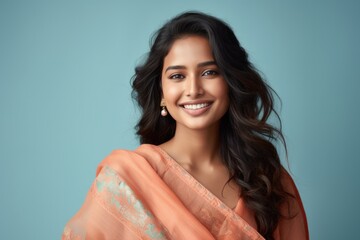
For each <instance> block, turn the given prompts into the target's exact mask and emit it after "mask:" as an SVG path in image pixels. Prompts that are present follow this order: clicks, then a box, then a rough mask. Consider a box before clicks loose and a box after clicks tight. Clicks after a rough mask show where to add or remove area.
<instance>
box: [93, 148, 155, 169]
mask: <svg viewBox="0 0 360 240" xmlns="http://www.w3.org/2000/svg"><path fill="white" fill-rule="evenodd" d="M161 159H162V154H161V151H160V149H159V147H158V146H156V145H152V144H141V145H140V146H138V147H137V148H136V149H135V150H128V149H114V150H112V151H111V153H110V154H109V155H107V156H106V157H105V158H104V159H103V160H102V161H101V162H100V163H99V165H98V167H97V170H96V175H98V174H99V172H100V171H101V169H102V168H103V167H104V166H108V167H111V168H113V169H114V170H116V171H118V170H121V171H124V170H130V168H133V167H136V166H138V165H141V164H144V163H145V162H147V163H149V164H150V165H152V166H153V165H156V164H155V163H156V162H158V161H159V160H161ZM153 167H154V166H153Z"/></svg>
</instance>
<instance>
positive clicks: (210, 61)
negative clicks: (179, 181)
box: [160, 36, 239, 208]
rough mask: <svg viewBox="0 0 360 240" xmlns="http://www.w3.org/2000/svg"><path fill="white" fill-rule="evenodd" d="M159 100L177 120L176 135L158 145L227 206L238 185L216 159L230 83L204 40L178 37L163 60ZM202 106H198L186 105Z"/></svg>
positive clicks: (233, 200) (233, 199)
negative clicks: (187, 106)
mask: <svg viewBox="0 0 360 240" xmlns="http://www.w3.org/2000/svg"><path fill="white" fill-rule="evenodd" d="M161 84H162V91H163V99H164V100H165V105H166V108H167V111H168V112H169V114H170V115H171V116H172V117H173V118H174V119H175V121H176V131H175V136H174V137H173V138H172V139H171V140H169V141H168V142H165V143H164V144H162V145H160V147H161V148H163V149H164V150H165V151H166V152H167V153H168V154H169V155H170V156H171V157H172V158H174V160H175V161H177V162H178V163H179V164H180V165H181V166H182V167H183V168H184V169H185V170H187V171H188V172H189V173H190V174H191V175H192V176H193V177H194V178H195V179H197V180H198V181H199V182H200V183H201V184H202V185H204V186H205V187H206V188H207V189H209V190H210V191H211V192H212V193H213V194H214V195H215V196H217V197H218V198H219V199H220V200H221V201H223V202H224V203H225V204H226V205H228V206H229V207H231V208H234V207H235V206H236V204H237V202H238V199H239V188H238V187H237V185H236V184H235V183H233V182H230V183H228V184H226V182H227V181H228V179H229V177H230V176H229V172H228V169H227V168H226V167H225V166H224V165H223V164H222V161H221V157H220V151H219V150H220V142H219V126H220V119H221V117H222V116H224V114H225V113H226V111H227V110H228V107H229V98H228V86H227V83H226V82H225V80H224V78H223V77H222V76H221V74H220V73H219V70H218V67H217V65H216V63H215V60H214V57H213V55H212V51H211V47H210V45H209V42H208V40H207V39H206V38H204V37H200V36H185V37H183V38H181V39H178V40H176V41H175V42H174V43H173V45H172V47H171V48H170V51H169V53H168V55H167V56H166V57H165V59H164V65H163V70H162V79H161ZM204 103H205V104H206V105H207V106H205V107H204V108H201V109H197V110H190V109H185V107H184V105H188V104H204Z"/></svg>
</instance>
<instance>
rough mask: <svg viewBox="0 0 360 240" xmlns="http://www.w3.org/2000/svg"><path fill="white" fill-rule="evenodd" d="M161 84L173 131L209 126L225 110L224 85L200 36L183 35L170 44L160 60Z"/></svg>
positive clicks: (205, 42)
mask: <svg viewBox="0 0 360 240" xmlns="http://www.w3.org/2000/svg"><path fill="white" fill-rule="evenodd" d="M161 83H162V91H163V98H164V100H165V104H166V108H167V110H168V112H169V113H170V115H171V116H172V117H173V118H174V119H175V121H176V123H177V128H179V127H186V128H189V129H206V128H209V127H212V126H214V125H215V124H219V122H220V119H221V117H222V116H223V115H224V114H225V113H226V111H227V110H228V108H229V97H228V85H227V83H226V82H225V80H224V78H223V76H221V75H220V73H219V69H218V66H217V65H216V63H215V59H214V57H213V55H212V51H211V47H210V44H209V41H208V40H207V39H206V38H204V37H201V36H186V37H183V38H181V39H178V40H176V41H175V42H174V43H173V45H172V47H171V48H170V51H169V53H168V55H166V56H165V58H164V64H163V69H162V77H161Z"/></svg>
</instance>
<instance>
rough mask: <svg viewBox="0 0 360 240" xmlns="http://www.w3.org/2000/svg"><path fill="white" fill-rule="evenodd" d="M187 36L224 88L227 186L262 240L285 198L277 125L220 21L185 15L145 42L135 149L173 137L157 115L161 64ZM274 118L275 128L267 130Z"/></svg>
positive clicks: (266, 95)
mask: <svg viewBox="0 0 360 240" xmlns="http://www.w3.org/2000/svg"><path fill="white" fill-rule="evenodd" d="M187 35H197V36H203V37H205V38H206V39H208V41H209V43H210V46H211V49H212V53H213V56H214V59H215V61H216V63H217V65H218V67H219V69H220V73H221V74H222V76H223V77H224V79H225V81H226V82H227V84H228V86H229V99H230V105H229V109H228V111H227V112H226V113H225V115H224V116H223V117H222V119H221V123H220V124H221V128H220V129H221V132H220V138H221V141H220V151H221V156H222V160H223V162H224V164H225V165H226V166H227V168H228V169H229V171H230V174H231V178H230V179H229V181H230V180H232V179H233V180H235V182H236V183H237V184H238V185H239V187H240V188H241V197H242V198H243V199H244V201H245V203H246V206H247V207H248V208H249V209H251V210H252V211H253V212H254V214H255V220H256V223H257V227H258V231H259V232H260V234H262V235H263V236H264V237H265V238H266V239H270V240H271V239H273V232H274V231H275V228H276V227H277V225H278V223H279V220H280V218H281V217H283V216H282V215H281V212H280V206H281V205H282V204H283V203H284V202H285V200H286V198H287V197H288V196H291V194H289V193H287V192H286V191H285V190H284V187H283V186H282V184H281V176H282V165H281V163H280V158H279V155H278V152H277V150H276V147H275V143H276V142H278V141H280V142H282V143H283V145H284V146H285V150H286V143H285V139H284V137H283V134H282V131H281V120H280V118H279V115H278V114H277V113H276V111H275V109H274V97H273V96H274V95H273V94H275V95H276V93H275V92H274V91H273V90H272V88H271V87H270V86H269V85H268V84H267V83H266V82H265V81H264V80H263V79H262V77H261V76H260V74H259V73H258V72H257V70H256V69H255V67H254V66H253V65H252V64H251V63H250V62H249V59H248V54H247V53H246V51H245V49H244V48H243V47H242V46H241V45H240V43H239V41H238V40H237V38H236V36H235V34H234V32H233V31H232V29H231V28H230V27H229V26H228V25H227V24H226V23H225V22H223V21H222V20H220V19H218V18H215V17H213V16H210V15H207V14H204V13H200V12H185V13H182V14H180V15H178V16H176V17H175V18H173V19H171V20H169V21H168V22H166V23H165V25H164V26H163V27H161V28H160V29H159V30H158V31H157V32H156V33H155V34H154V36H153V38H152V39H151V43H150V44H151V48H150V52H149V53H148V55H147V58H146V59H145V61H144V63H142V64H140V65H139V66H137V67H136V68H135V75H134V76H133V78H132V87H133V92H132V96H133V98H134V99H135V100H136V101H137V102H138V104H139V107H140V110H141V113H142V114H141V118H140V120H139V122H138V124H137V125H136V130H137V134H138V135H139V137H140V142H141V143H150V144H155V145H159V144H161V143H164V142H166V141H168V140H170V139H171V138H172V137H173V136H174V134H175V128H176V122H175V120H174V119H173V118H172V117H171V116H170V115H168V116H166V117H162V116H161V114H160V111H161V108H160V101H161V97H162V91H161V72H162V68H163V60H164V58H165V56H166V55H167V53H168V52H169V50H170V48H171V46H172V44H173V43H174V41H175V40H177V39H179V38H182V37H184V36H187ZM271 115H275V117H276V118H277V119H278V122H279V127H275V126H273V125H271V124H269V123H268V122H269V117H270V116H271Z"/></svg>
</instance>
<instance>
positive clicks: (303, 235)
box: [275, 168, 309, 239]
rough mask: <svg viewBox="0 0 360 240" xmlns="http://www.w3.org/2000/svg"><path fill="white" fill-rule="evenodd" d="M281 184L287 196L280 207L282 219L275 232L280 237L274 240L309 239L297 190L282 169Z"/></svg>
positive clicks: (290, 178) (291, 179)
mask: <svg viewBox="0 0 360 240" xmlns="http://www.w3.org/2000/svg"><path fill="white" fill-rule="evenodd" d="M281 184H282V186H283V188H284V190H285V192H286V193H287V194H288V196H287V197H286V201H285V202H284V203H283V204H282V206H281V215H282V216H283V217H282V219H281V220H280V223H279V227H278V229H277V231H276V232H277V234H278V235H281V236H282V237H281V238H275V239H309V232H308V226H307V219H306V214H305V210H304V206H303V203H302V200H301V197H300V194H299V191H298V188H297V186H296V184H295V182H294V180H293V178H292V177H291V175H290V174H289V172H288V171H286V169H284V168H283V169H282V174H281ZM284 236H286V237H284ZM290 236H291V237H290Z"/></svg>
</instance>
